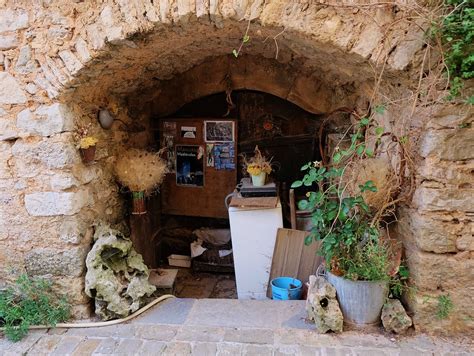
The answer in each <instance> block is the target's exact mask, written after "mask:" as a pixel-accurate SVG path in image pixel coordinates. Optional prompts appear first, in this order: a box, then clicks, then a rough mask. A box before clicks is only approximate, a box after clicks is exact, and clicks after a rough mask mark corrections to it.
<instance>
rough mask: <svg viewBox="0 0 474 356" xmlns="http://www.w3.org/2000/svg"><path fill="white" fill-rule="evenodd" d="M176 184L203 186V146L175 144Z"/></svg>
mask: <svg viewBox="0 0 474 356" xmlns="http://www.w3.org/2000/svg"><path fill="white" fill-rule="evenodd" d="M176 185H179V186H191V187H203V186H204V147H202V146H185V145H177V146H176Z"/></svg>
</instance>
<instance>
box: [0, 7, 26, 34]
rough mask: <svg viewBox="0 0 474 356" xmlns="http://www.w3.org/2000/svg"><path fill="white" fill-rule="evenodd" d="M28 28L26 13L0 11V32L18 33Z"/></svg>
mask: <svg viewBox="0 0 474 356" xmlns="http://www.w3.org/2000/svg"><path fill="white" fill-rule="evenodd" d="M27 26H28V13H27V12H26V11H14V10H0V32H7V31H16V30H20V29H22V28H26V27H27Z"/></svg>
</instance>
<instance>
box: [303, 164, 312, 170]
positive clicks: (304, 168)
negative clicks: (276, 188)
mask: <svg viewBox="0 0 474 356" xmlns="http://www.w3.org/2000/svg"><path fill="white" fill-rule="evenodd" d="M309 167H310V164H309V163H307V164H305V165H304V166H303V167H301V170H302V171H305V170H307V169H308V168H309Z"/></svg>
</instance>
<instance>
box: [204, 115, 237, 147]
mask: <svg viewBox="0 0 474 356" xmlns="http://www.w3.org/2000/svg"><path fill="white" fill-rule="evenodd" d="M234 130H235V123H234V121H223V120H221V121H204V141H205V142H234Z"/></svg>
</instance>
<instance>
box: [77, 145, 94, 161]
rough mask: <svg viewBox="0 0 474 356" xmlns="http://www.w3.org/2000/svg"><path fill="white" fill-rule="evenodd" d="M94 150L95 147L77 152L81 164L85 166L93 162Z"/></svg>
mask: <svg viewBox="0 0 474 356" xmlns="http://www.w3.org/2000/svg"><path fill="white" fill-rule="evenodd" d="M95 148H96V147H95V146H90V147H88V148H80V149H79V152H81V157H82V162H84V163H86V164H87V163H92V162H94V158H95Z"/></svg>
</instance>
